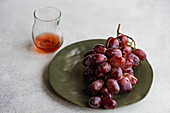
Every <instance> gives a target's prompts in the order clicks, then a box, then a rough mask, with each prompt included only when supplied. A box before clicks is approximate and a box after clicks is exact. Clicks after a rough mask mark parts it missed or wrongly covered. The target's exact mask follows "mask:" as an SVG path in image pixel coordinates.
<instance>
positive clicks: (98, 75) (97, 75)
mask: <svg viewBox="0 0 170 113" xmlns="http://www.w3.org/2000/svg"><path fill="white" fill-rule="evenodd" d="M95 75H96V77H97V78H98V79H105V75H104V73H102V72H100V71H99V70H98V69H96V72H95Z"/></svg>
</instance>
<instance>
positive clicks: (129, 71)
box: [123, 67, 134, 75]
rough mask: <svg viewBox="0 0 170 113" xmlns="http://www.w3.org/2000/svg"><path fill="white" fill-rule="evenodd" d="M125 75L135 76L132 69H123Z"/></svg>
mask: <svg viewBox="0 0 170 113" xmlns="http://www.w3.org/2000/svg"><path fill="white" fill-rule="evenodd" d="M123 73H129V74H131V75H134V71H133V69H132V68H131V67H129V68H123Z"/></svg>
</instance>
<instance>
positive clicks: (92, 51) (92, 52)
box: [84, 50, 96, 57]
mask: <svg viewBox="0 0 170 113" xmlns="http://www.w3.org/2000/svg"><path fill="white" fill-rule="evenodd" d="M91 54H96V52H95V51H94V50H90V51H88V52H87V53H86V54H85V55H84V57H86V56H88V55H91Z"/></svg>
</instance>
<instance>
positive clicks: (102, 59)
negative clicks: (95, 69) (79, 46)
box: [92, 54, 107, 64]
mask: <svg viewBox="0 0 170 113" xmlns="http://www.w3.org/2000/svg"><path fill="white" fill-rule="evenodd" d="M92 61H93V62H94V63H95V64H101V63H103V62H106V61H107V57H106V56H105V55H103V54H95V55H93V57H92Z"/></svg>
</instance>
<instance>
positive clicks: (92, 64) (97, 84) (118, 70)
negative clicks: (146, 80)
mask: <svg viewBox="0 0 170 113" xmlns="http://www.w3.org/2000/svg"><path fill="white" fill-rule="evenodd" d="M119 28H120V24H119V27H118V30H117V37H116V38H113V37H109V38H108V39H107V40H106V45H102V44H96V45H94V47H93V49H92V50H90V51H88V52H87V53H86V54H85V55H84V59H83V61H82V63H83V65H84V66H86V69H85V71H84V73H83V76H84V77H85V78H86V79H87V82H88V87H87V92H88V94H89V95H90V96H92V98H91V99H90V100H89V106H90V107H92V108H98V107H102V106H103V107H104V108H106V109H114V108H115V107H116V106H117V103H116V101H115V100H114V99H113V97H114V95H115V94H118V93H119V92H123V93H129V92H131V90H132V87H133V86H135V85H136V84H137V82H138V80H137V78H136V77H135V76H134V71H133V68H136V67H137V66H138V65H139V63H140V60H145V59H146V54H145V52H143V51H142V50H141V49H136V44H135V41H134V40H133V39H132V38H131V37H129V36H127V35H124V34H122V33H119ZM129 39H130V40H131V42H130V41H129ZM132 43H133V45H134V47H132Z"/></svg>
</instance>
